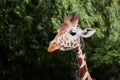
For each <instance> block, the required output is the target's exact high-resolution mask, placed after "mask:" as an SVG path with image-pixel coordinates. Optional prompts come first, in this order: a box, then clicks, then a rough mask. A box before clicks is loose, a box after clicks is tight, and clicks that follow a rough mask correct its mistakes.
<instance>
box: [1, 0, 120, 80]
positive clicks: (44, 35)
mask: <svg viewBox="0 0 120 80" xmlns="http://www.w3.org/2000/svg"><path fill="white" fill-rule="evenodd" d="M69 13H71V14H76V13H77V14H80V18H81V19H80V21H79V23H78V26H80V27H81V28H82V29H84V28H86V27H94V28H95V29H96V33H95V35H93V36H92V37H91V38H89V39H85V42H86V46H85V52H86V56H87V64H88V68H89V71H90V74H91V76H92V77H94V78H95V79H96V80H120V0H0V80H75V77H74V76H75V64H76V63H75V54H74V53H73V52H72V51H67V52H61V51H58V52H56V53H52V54H50V53H48V52H47V47H48V45H49V42H50V41H51V40H52V39H53V38H54V36H55V34H56V30H57V29H58V28H59V27H60V25H61V23H62V22H63V20H64V18H65V16H66V15H67V14H69Z"/></svg>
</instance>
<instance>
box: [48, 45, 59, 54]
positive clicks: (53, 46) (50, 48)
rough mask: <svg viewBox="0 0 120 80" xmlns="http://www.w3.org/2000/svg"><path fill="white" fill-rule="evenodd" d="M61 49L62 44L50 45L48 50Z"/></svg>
mask: <svg viewBox="0 0 120 80" xmlns="http://www.w3.org/2000/svg"><path fill="white" fill-rule="evenodd" d="M59 49H60V46H59V45H50V46H49V47H48V52H51V53H52V52H55V51H57V50H59Z"/></svg>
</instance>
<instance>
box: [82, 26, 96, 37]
mask: <svg viewBox="0 0 120 80" xmlns="http://www.w3.org/2000/svg"><path fill="white" fill-rule="evenodd" d="M94 33H95V30H94V29H92V28H86V29H84V30H82V33H81V37H83V38H88V37H90V36H92V35H93V34H94Z"/></svg>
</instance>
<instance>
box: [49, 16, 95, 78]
mask: <svg viewBox="0 0 120 80" xmlns="http://www.w3.org/2000/svg"><path fill="white" fill-rule="evenodd" d="M78 21H79V15H77V14H76V15H75V16H74V17H72V15H67V16H66V18H65V19H64V21H63V23H62V24H61V26H60V28H59V29H58V31H57V35H56V36H55V37H54V39H53V40H52V41H51V42H50V44H49V47H48V52H51V53H52V52H54V51H57V50H61V51H68V50H73V51H74V52H75V54H76V58H77V59H76V60H77V63H78V66H77V67H78V69H77V71H76V77H77V80H92V78H91V76H90V74H89V71H88V68H87V64H86V56H85V52H84V46H85V44H84V41H83V38H88V37H90V36H92V35H93V34H94V33H95V30H94V29H92V28H86V29H84V30H82V29H80V28H79V27H77V26H78Z"/></svg>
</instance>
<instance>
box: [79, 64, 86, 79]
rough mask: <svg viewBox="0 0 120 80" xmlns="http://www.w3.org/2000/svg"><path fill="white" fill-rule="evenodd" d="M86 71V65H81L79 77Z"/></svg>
mask: <svg viewBox="0 0 120 80" xmlns="http://www.w3.org/2000/svg"><path fill="white" fill-rule="evenodd" d="M87 71H88V69H87V66H86V65H85V66H83V67H82V68H80V77H81V78H83V76H84V75H85V73H86V72H87Z"/></svg>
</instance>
